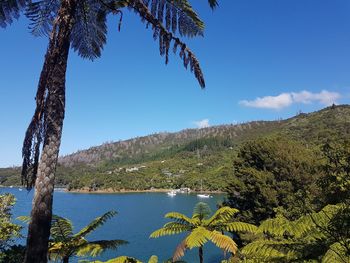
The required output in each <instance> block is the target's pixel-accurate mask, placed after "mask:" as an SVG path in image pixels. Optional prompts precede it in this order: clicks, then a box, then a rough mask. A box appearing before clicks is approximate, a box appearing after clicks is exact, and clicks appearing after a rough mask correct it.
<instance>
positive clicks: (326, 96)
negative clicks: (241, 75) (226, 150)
mask: <svg viewBox="0 0 350 263" xmlns="http://www.w3.org/2000/svg"><path fill="white" fill-rule="evenodd" d="M340 98H341V95H340V94H339V93H337V92H331V91H327V90H322V91H321V92H319V93H312V92H310V91H307V90H303V91H301V92H289V93H282V94H280V95H277V96H266V97H262V98H260V97H258V98H256V99H255V100H250V101H249V100H242V101H240V102H239V104H241V105H243V106H246V107H253V108H263V109H275V110H278V109H282V108H286V107H289V106H290V105H292V104H294V103H303V104H311V103H314V102H317V103H320V104H322V105H325V106H329V105H331V104H333V103H335V104H336V103H337V100H338V99H340Z"/></svg>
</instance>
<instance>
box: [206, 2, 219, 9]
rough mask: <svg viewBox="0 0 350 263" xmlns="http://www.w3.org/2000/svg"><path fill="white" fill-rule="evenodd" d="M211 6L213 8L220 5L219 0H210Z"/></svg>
mask: <svg viewBox="0 0 350 263" xmlns="http://www.w3.org/2000/svg"><path fill="white" fill-rule="evenodd" d="M208 3H209V6H210V7H211V9H214V8H216V7H218V6H219V3H218V1H217V0H208Z"/></svg>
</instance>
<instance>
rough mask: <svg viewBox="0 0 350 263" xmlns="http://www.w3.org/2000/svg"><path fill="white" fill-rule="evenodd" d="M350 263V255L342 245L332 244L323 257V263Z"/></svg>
mask: <svg viewBox="0 0 350 263" xmlns="http://www.w3.org/2000/svg"><path fill="white" fill-rule="evenodd" d="M334 262H350V255H347V253H346V251H345V249H344V247H343V246H342V245H341V244H340V243H334V244H332V245H331V246H330V247H329V249H328V251H327V252H326V254H325V255H324V256H323V257H322V263H334Z"/></svg>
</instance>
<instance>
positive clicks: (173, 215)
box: [164, 212, 195, 224]
mask: <svg viewBox="0 0 350 263" xmlns="http://www.w3.org/2000/svg"><path fill="white" fill-rule="evenodd" d="M164 217H165V218H170V219H174V220H176V221H177V222H178V223H182V224H193V223H194V222H195V220H193V219H192V218H189V217H187V216H186V215H184V214H181V213H178V212H170V213H167V214H166V215H165V216H164Z"/></svg>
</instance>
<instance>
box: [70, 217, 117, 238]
mask: <svg viewBox="0 0 350 263" xmlns="http://www.w3.org/2000/svg"><path fill="white" fill-rule="evenodd" d="M116 214H117V212H115V211H109V212H107V213H105V214H104V215H102V216H100V217H97V218H95V219H94V220H93V221H92V222H91V223H90V224H89V225H87V226H86V227H84V228H83V229H82V230H80V231H79V232H78V233H77V234H75V235H74V238H82V237H85V236H87V235H88V234H90V233H91V232H92V231H94V230H95V229H96V228H98V227H100V226H102V225H103V224H104V223H105V222H106V221H107V220H108V219H110V218H112V217H113V216H115V215H116Z"/></svg>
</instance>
